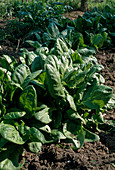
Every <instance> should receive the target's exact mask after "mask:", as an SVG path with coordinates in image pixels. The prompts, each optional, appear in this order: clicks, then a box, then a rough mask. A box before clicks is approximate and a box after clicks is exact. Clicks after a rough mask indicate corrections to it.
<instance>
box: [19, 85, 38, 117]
mask: <svg viewBox="0 0 115 170" xmlns="http://www.w3.org/2000/svg"><path fill="white" fill-rule="evenodd" d="M19 107H20V109H22V110H24V111H26V113H27V114H26V118H30V117H32V116H33V115H34V113H35V110H36V107H37V94H36V90H35V88H34V87H33V86H32V85H29V86H27V87H26V88H25V89H24V90H23V92H22V93H21V95H20V98H19Z"/></svg>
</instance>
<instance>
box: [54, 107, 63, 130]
mask: <svg viewBox="0 0 115 170" xmlns="http://www.w3.org/2000/svg"><path fill="white" fill-rule="evenodd" d="M61 124H62V112H61V111H60V110H54V113H53V114H52V127H53V128H59V127H60V126H61Z"/></svg>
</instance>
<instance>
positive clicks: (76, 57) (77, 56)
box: [72, 51, 83, 64]
mask: <svg viewBox="0 0 115 170" xmlns="http://www.w3.org/2000/svg"><path fill="white" fill-rule="evenodd" d="M72 60H73V63H77V64H82V63H83V61H82V58H81V55H80V54H79V53H78V52H77V51H75V53H73V54H72Z"/></svg>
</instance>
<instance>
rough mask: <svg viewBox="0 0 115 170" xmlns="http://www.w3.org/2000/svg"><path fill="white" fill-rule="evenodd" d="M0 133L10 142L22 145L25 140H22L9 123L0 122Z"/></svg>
mask: <svg viewBox="0 0 115 170" xmlns="http://www.w3.org/2000/svg"><path fill="white" fill-rule="evenodd" d="M0 134H1V135H2V137H3V138H4V139H6V140H8V141H10V142H13V143H16V144H19V145H22V144H24V143H25V142H24V141H23V139H22V137H21V136H20V134H19V132H18V131H17V130H16V128H15V127H14V126H12V125H9V124H3V123H1V124H0Z"/></svg>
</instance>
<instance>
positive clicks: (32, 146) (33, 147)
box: [28, 142, 42, 153]
mask: <svg viewBox="0 0 115 170" xmlns="http://www.w3.org/2000/svg"><path fill="white" fill-rule="evenodd" d="M28 146H29V150H30V151H31V152H33V153H38V152H39V151H41V147H42V143H41V142H30V143H28Z"/></svg>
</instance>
